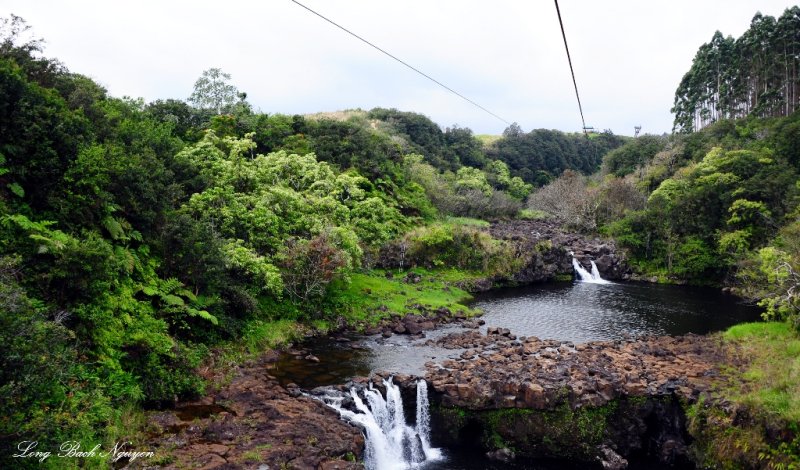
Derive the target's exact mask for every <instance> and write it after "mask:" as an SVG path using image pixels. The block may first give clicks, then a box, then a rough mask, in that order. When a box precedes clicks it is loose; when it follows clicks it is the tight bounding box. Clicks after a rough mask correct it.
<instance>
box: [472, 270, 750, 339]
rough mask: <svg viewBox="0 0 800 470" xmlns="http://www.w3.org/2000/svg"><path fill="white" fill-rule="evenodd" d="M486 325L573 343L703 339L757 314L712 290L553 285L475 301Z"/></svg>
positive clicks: (508, 291)
mask: <svg viewBox="0 0 800 470" xmlns="http://www.w3.org/2000/svg"><path fill="white" fill-rule="evenodd" d="M474 306H475V307H478V308H480V309H482V310H483V311H484V312H485V314H484V317H483V318H484V320H486V324H487V325H488V326H504V327H507V328H511V330H512V331H513V332H514V333H515V334H517V335H524V336H538V337H539V338H543V339H544V338H548V339H557V340H562V341H573V342H576V343H581V342H587V341H596V340H610V339H619V338H622V337H624V336H626V335H632V336H640V335H646V334H656V335H661V334H670V335H680V334H686V333H698V334H705V333H709V332H712V331H719V330H722V329H725V328H727V327H729V326H731V325H733V324H736V323H739V322H743V321H753V320H755V319H758V315H759V309H757V308H755V307H753V306H751V305H746V304H743V303H741V302H740V301H738V299H737V298H735V297H733V296H730V295H726V294H723V293H721V292H719V291H718V290H716V289H710V288H699V287H686V286H682V287H678V286H667V285H658V284H639V283H624V284H623V283H615V284H589V283H582V282H578V283H551V284H544V285H538V286H529V287H520V288H513V289H503V290H498V291H495V292H490V293H486V294H482V295H480V296H478V297H477V299H476V301H475V303H474Z"/></svg>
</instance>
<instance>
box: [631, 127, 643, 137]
mask: <svg viewBox="0 0 800 470" xmlns="http://www.w3.org/2000/svg"><path fill="white" fill-rule="evenodd" d="M640 130H642V126H634V127H633V131H634V132H633V137H634V138H636V137H639V131H640Z"/></svg>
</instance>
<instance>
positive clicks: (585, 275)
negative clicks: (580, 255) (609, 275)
mask: <svg viewBox="0 0 800 470" xmlns="http://www.w3.org/2000/svg"><path fill="white" fill-rule="evenodd" d="M591 263H592V271H591V272H589V271H587V270H586V268H584V267H583V265H581V263H580V262H579V261H578V260H577V259H575V257H574V256H573V257H572V267H573V268H575V272H576V273H577V274H578V277H579V278H580V280H581V281H582V282H589V283H592V284H611V281H607V280H605V279H603V278H602V277H600V270H598V269H597V265H596V264H594V261H591Z"/></svg>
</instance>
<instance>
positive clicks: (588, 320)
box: [271, 282, 759, 470]
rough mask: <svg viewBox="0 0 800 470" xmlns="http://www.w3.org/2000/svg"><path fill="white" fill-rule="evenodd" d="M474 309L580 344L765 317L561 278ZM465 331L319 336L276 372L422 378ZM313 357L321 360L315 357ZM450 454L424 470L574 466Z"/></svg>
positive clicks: (293, 377) (736, 306)
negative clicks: (447, 338) (441, 343)
mask: <svg viewBox="0 0 800 470" xmlns="http://www.w3.org/2000/svg"><path fill="white" fill-rule="evenodd" d="M473 306H474V307H476V308H479V309H480V310H482V311H483V312H484V314H483V316H482V317H481V318H482V319H483V320H484V321H485V322H486V324H485V325H484V326H482V327H481V328H482V331H483V332H484V333H485V332H486V329H487V328H488V327H501V328H509V329H510V330H511V331H512V333H513V334H516V335H517V336H536V337H539V338H541V339H556V340H561V341H572V342H574V343H583V342H588V341H596V340H614V339H621V338H624V337H630V336H642V335H665V334H666V335H681V334H686V333H697V334H706V333H709V332H714V331H720V330H723V329H725V328H727V327H729V326H731V325H734V324H736V323H740V322H744V321H754V320H757V319H758V318H759V309H757V308H755V307H754V306H752V305H746V304H743V303H741V302H740V301H739V300H738V299H737V298H735V297H733V296H730V295H726V294H723V293H721V292H720V291H718V290H715V289H710V288H698V287H687V286H671V285H657V284H642V283H609V284H593V283H584V282H561V283H549V284H539V285H534V286H526V287H518V288H507V289H500V290H495V291H491V292H488V293H484V294H481V295H478V296H477V297H476V298H475V300H474V301H473ZM463 330H464V328H463V327H461V326H458V325H449V326H445V327H441V328H439V329H437V330H435V331H429V332H426V337H425V338H423V339H411V338H409V337H408V336H403V335H395V336H392V337H390V338H383V337H381V336H360V335H355V334H352V335H347V336H340V337H333V338H318V339H315V340H313V341H311V342H309V343H308V344H305V345H303V346H302V350H301V351H300V352H297V351H295V352H294V353H287V354H284V355H283V356H282V357H281V359H280V360H279V361H278V362H277V363H275V366H274V369H273V370H272V371H271V373H272V374H273V375H275V376H276V377H277V378H278V379H279V381H281V383H283V384H284V385H286V384H288V383H295V384H297V385H299V386H300V387H302V388H304V389H311V388H314V387H317V386H326V385H334V384H342V383H345V382H347V380H348V379H349V378H351V377H354V376H365V375H369V374H370V372H372V371H376V370H387V371H392V372H397V373H404V374H415V375H422V374H423V373H424V367H423V365H424V363H425V362H427V361H435V362H441V361H443V360H444V359H448V358H455V357H457V356H458V355H459V354H461V352H462V351H461V350H449V349H443V348H441V347H438V346H435V345H431V344H430V340H435V339H436V338H437V337H440V336H442V335H445V334H448V333H452V332H456V331H463ZM309 355H312V356H314V357H315V359H314V360H310V359H308V356H309ZM317 361H318V362H317ZM432 444H433V445H434V446H435V445H436V442H432ZM443 453H444V455H445V456H446V458H445V459H444V460H440V461H438V462H430V463H429V464H427V465H425V466H424V467H423V468H427V469H431V470H433V469H453V470H456V469H461V470H467V469H477V468H496V469H511V468H538V469H550V468H570V467H569V463H565V462H538V463H535V464H532V463H530V462H529V463H527V464H526V465H527V466H522V467H520V466H515V465H513V464H502V463H495V462H491V461H488V460H487V459H485V457H483V455H482V454H470V453H469V452H467V453H464V451H463V449H462V450H460V451H459V452H457V453H456V452H452V451H449V450H448V449H443ZM531 465H533V466H531ZM565 465H566V467H565ZM574 468H585V467H580V466H578V467H574ZM632 468H634V467H632Z"/></svg>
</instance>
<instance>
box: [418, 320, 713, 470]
mask: <svg viewBox="0 0 800 470" xmlns="http://www.w3.org/2000/svg"><path fill="white" fill-rule="evenodd" d="M437 343H439V344H440V345H441V346H443V347H446V348H453V349H459V350H463V353H462V354H461V355H460V358H459V359H454V360H446V361H443V362H441V363H433V362H430V363H428V364H426V368H427V373H426V376H425V377H426V379H427V380H428V381H429V382H430V384H431V386H432V390H433V395H434V397H433V400H432V402H433V403H436V404H437V405H438V406H437V407H434V408H433V409H434V412H433V414H434V421H435V422H436V424H437V426H436V428H437V429H439V430H446V431H445V432H440V433H439V434H438V435H437V436H436V437H437V438H438V439H439V440H440V442H445V443H447V444H448V445H454V446H458V445H468V446H481V447H483V448H484V449H485V450H486V451H487V452H489V453H490V455H497V456H498V458H502V459H508V458H510V457H511V455H510V454H513V455H514V456H515V457H518V458H519V457H522V458H542V457H551V458H552V457H555V458H567V459H570V460H577V461H585V462H587V463H595V464H602V466H603V468H626V467H627V465H628V463H627V462H628V460H639V461H649V462H660V463H662V464H668V465H679V466H682V467H683V466H691V461H690V458H689V452H688V445H689V444H690V442H691V437H690V436H689V435H688V434H687V432H686V426H685V420H686V416H685V406H686V405H687V404H691V403H694V402H696V401H697V400H698V399H699V397H700V396H702V395H703V394H705V393H706V392H707V391H709V389H710V387H711V386H712V384H713V383H714V382H715V381H717V380H720V364H722V363H724V361H725V354H724V352H723V351H722V348H721V347H720V345H719V344H718V342H717V340H716V339H714V338H713V337H705V336H697V335H685V336H679V337H669V336H666V337H646V338H639V339H627V340H619V341H602V342H590V343H586V344H572V343H569V342H559V341H552V340H541V339H539V338H534V337H529V338H524V337H522V338H516V337H515V336H514V335H513V334H512V333H511V332H510V331H509V330H507V329H501V328H489V330H488V334H486V335H482V334H480V333H478V332H475V331H469V332H463V333H458V334H453V335H449V336H446V337H443V338H440V339H439V340H437ZM509 449H514V452H511V451H510V450H509ZM498 451H501V452H500V453H498Z"/></svg>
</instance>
